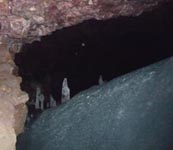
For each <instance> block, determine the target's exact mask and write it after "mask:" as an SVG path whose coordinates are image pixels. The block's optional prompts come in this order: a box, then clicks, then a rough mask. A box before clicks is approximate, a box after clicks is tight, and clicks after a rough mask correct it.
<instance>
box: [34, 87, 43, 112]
mask: <svg viewBox="0 0 173 150" xmlns="http://www.w3.org/2000/svg"><path fill="white" fill-rule="evenodd" d="M35 109H41V110H44V95H43V94H42V93H41V88H40V86H39V85H38V86H37V87H36V100H35Z"/></svg>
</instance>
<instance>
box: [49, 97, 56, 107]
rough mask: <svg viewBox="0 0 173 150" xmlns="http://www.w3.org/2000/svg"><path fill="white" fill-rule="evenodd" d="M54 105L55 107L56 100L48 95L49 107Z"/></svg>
mask: <svg viewBox="0 0 173 150" xmlns="http://www.w3.org/2000/svg"><path fill="white" fill-rule="evenodd" d="M54 107H56V101H55V100H54V98H53V97H52V95H51V96H50V108H54Z"/></svg>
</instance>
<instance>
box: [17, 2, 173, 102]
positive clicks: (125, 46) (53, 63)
mask: <svg viewBox="0 0 173 150" xmlns="http://www.w3.org/2000/svg"><path fill="white" fill-rule="evenodd" d="M172 14H173V6H172V5H170V4H169V5H165V6H162V7H161V8H158V9H156V10H154V11H152V12H147V13H144V14H143V15H141V16H139V17H119V18H118V19H111V20H107V21H96V20H89V21H85V22H83V23H81V24H79V25H76V26H72V27H70V28H65V29H62V30H58V31H56V32H54V33H53V34H52V35H49V36H46V37H43V38H42V40H41V42H34V43H33V44H26V45H24V46H23V48H22V51H21V53H19V54H17V55H16V58H15V62H16V64H17V65H18V67H19V74H20V76H22V78H23V83H22V88H23V90H25V91H27V92H28V93H30V92H31V91H32V88H31V85H30V84H31V83H32V82H38V83H40V84H41V85H42V86H43V87H44V90H45V91H46V93H51V94H52V95H53V97H54V99H55V100H56V101H57V103H58V104H60V103H61V102H60V99H61V85H62V81H63V79H64V78H65V77H67V78H68V83H69V87H70V90H71V96H73V95H75V94H76V93H78V92H79V91H82V90H84V89H87V88H89V87H91V86H92V85H96V84H98V78H99V75H102V76H103V79H104V80H111V79H112V78H114V77H117V76H119V75H122V74H125V73H127V72H130V71H132V70H135V69H137V68H141V67H143V66H146V65H149V64H151V63H154V62H156V61H159V60H161V59H164V58H166V57H169V56H172V54H173V52H172V51H173V42H172V34H173V28H172V26H173V17H172Z"/></svg>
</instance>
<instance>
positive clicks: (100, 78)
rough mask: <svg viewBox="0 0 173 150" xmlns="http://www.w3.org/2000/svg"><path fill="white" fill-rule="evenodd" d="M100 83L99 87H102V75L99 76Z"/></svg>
mask: <svg viewBox="0 0 173 150" xmlns="http://www.w3.org/2000/svg"><path fill="white" fill-rule="evenodd" d="M98 83H99V85H102V84H103V83H104V81H103V77H102V75H100V76H99V80H98Z"/></svg>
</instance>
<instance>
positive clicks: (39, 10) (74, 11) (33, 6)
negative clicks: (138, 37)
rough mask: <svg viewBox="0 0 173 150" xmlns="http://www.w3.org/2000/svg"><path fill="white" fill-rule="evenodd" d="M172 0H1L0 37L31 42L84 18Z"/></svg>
mask: <svg viewBox="0 0 173 150" xmlns="http://www.w3.org/2000/svg"><path fill="white" fill-rule="evenodd" d="M167 1H171V0H1V1H0V41H1V42H2V41H3V40H4V39H5V40H9V37H10V38H12V39H13V42H14V39H15V42H17V41H18V42H23V41H27V42H29V41H30V42H31V41H33V40H37V39H39V37H40V36H43V35H47V34H49V33H51V32H53V31H55V30H56V29H61V28H62V27H67V26H71V25H74V24H77V23H79V22H82V21H83V20H87V19H91V18H95V19H108V18H111V17H117V16H130V15H133V16H137V15H139V14H141V13H142V12H143V11H146V10H148V9H151V8H153V7H154V6H157V5H158V4H160V3H162V2H167Z"/></svg>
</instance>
